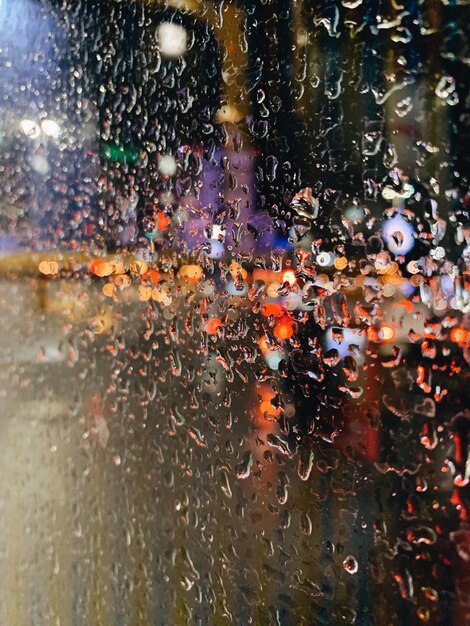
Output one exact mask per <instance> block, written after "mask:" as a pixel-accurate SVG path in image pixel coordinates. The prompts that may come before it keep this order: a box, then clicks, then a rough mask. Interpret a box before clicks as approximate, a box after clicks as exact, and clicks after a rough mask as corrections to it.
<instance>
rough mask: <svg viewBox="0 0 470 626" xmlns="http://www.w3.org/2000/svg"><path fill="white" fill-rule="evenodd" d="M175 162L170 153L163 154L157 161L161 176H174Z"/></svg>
mask: <svg viewBox="0 0 470 626" xmlns="http://www.w3.org/2000/svg"><path fill="white" fill-rule="evenodd" d="M176 170H177V164H176V159H175V157H173V156H171V154H164V155H163V156H162V157H160V160H159V162H158V171H159V173H160V174H161V175H162V176H174V175H175V174H176Z"/></svg>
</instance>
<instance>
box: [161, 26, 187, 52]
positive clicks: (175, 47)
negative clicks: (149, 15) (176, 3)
mask: <svg viewBox="0 0 470 626" xmlns="http://www.w3.org/2000/svg"><path fill="white" fill-rule="evenodd" d="M187 41H188V33H187V31H186V29H185V28H184V27H183V26H180V25H179V24H173V23H172V22H162V23H161V24H159V26H158V28H157V42H158V47H159V50H160V52H161V53H162V55H163V56H164V57H169V58H176V57H180V56H183V54H184V53H185V52H186V49H187Z"/></svg>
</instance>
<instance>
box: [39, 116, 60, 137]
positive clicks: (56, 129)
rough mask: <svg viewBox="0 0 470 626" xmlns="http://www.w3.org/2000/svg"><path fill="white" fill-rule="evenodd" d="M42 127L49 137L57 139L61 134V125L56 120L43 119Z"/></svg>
mask: <svg viewBox="0 0 470 626" xmlns="http://www.w3.org/2000/svg"><path fill="white" fill-rule="evenodd" d="M41 128H42V132H43V133H44V134H45V135H47V136H48V137H53V138H54V139H57V137H58V136H59V135H60V126H59V124H58V123H57V122H54V120H43V121H42V122H41Z"/></svg>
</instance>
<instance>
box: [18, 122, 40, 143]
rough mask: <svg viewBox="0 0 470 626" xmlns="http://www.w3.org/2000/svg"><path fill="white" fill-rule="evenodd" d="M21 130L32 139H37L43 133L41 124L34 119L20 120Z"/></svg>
mask: <svg viewBox="0 0 470 626" xmlns="http://www.w3.org/2000/svg"><path fill="white" fill-rule="evenodd" d="M20 128H21V131H22V132H23V133H24V134H25V135H26V136H27V137H29V138H30V139H36V138H37V137H39V135H40V134H41V129H40V128H39V125H38V124H36V122H35V121H34V120H29V119H24V120H21V122H20Z"/></svg>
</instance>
